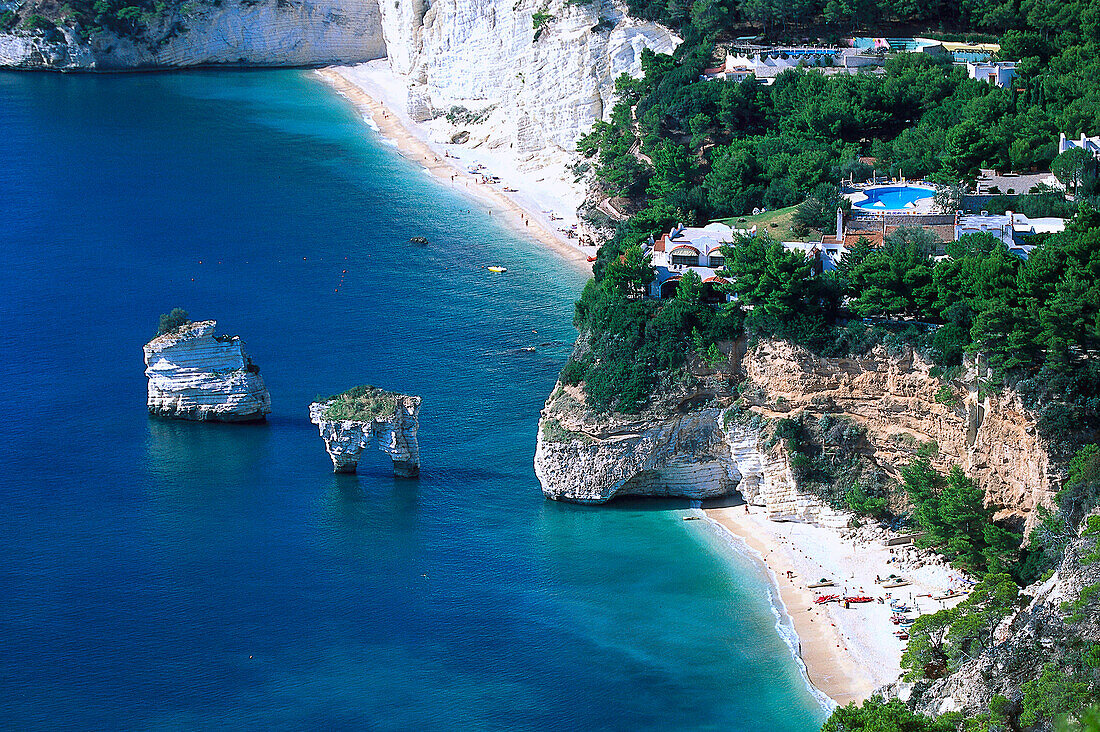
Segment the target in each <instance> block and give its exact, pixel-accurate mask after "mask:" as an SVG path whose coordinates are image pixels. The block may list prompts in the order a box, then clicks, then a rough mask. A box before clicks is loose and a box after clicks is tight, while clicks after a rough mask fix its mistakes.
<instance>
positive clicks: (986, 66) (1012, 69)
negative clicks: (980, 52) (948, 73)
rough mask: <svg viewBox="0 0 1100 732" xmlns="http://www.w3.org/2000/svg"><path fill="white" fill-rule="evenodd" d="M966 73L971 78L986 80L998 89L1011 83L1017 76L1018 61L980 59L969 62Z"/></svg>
mask: <svg viewBox="0 0 1100 732" xmlns="http://www.w3.org/2000/svg"><path fill="white" fill-rule="evenodd" d="M966 74H967V76H969V77H970V78H971V79H977V80H978V81H986V82H989V83H990V84H992V85H993V86H995V87H997V88H998V89H1004V88H1006V87H1008V86H1009V85H1011V84H1012V80H1013V79H1014V78H1016V62H1015V61H980V62H977V63H967V64H966Z"/></svg>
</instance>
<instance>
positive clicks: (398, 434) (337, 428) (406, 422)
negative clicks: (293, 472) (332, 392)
mask: <svg viewBox="0 0 1100 732" xmlns="http://www.w3.org/2000/svg"><path fill="white" fill-rule="evenodd" d="M390 396H392V404H393V407H392V410H389V409H387V410H386V411H387V414H385V415H379V416H376V417H374V418H370V419H342V418H334V417H332V416H331V414H329V415H326V409H327V408H328V407H329V405H330V403H331V400H326V401H323V402H314V403H313V404H310V405H309V419H310V421H311V422H313V423H314V424H315V425H317V428H318V431H319V432H320V434H321V439H323V440H324V441H325V449H326V450H327V451H328V454H329V457H330V458H332V468H333V472H336V473H354V472H355V471H356V469H357V468H358V466H359V456H360V455H361V454H362V452H363V450H364V449H366V448H368V447H370V446H371V445H377V446H378V449H380V450H381V451H382V452H384V453H386V454H387V455H389V456H390V458H391V459H392V460H393V474H394V475H396V476H397V477H399V478H415V477H417V476H418V475H420V445H419V442H418V441H417V437H416V432H417V429H418V428H419V426H420V423H419V419H418V418H419V414H420V397H417V396H408V395H406V394H392V395H390Z"/></svg>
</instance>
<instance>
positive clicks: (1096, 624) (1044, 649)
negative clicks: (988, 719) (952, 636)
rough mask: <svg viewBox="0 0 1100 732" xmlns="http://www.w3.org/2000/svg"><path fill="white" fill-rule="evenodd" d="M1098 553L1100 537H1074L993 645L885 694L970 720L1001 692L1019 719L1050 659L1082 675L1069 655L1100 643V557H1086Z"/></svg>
mask: <svg viewBox="0 0 1100 732" xmlns="http://www.w3.org/2000/svg"><path fill="white" fill-rule="evenodd" d="M1095 551H1096V540H1095V537H1083V538H1079V539H1078V540H1076V541H1074V542H1072V543H1071V544H1070V546H1069V547H1068V548H1067V551H1066V555H1065V558H1064V559H1063V560H1062V563H1061V565H1060V566H1059V568H1058V570H1057V571H1056V572H1055V573H1054V574H1053V575H1052V576H1051V577H1049V578H1048V579H1046V580H1045V581H1041V582H1037V583H1035V584H1033V585H1031V586H1030V587H1026V588H1024V589H1023V590H1021V591H1020V595H1021V598H1022V600H1023V602H1022V604H1021V606H1020V607H1019V609H1018V610H1017V611H1016V612H1015V613H1013V614H1012V615H1010V616H1009V617H1008V618H1006V619H1005V620H1004V621H1002V622H1001V624H1000V625H999V627H998V628H997V629H996V631H995V632H994V634H993V644H992V645H991V646H990V647H988V648H986V649H985V650H984V651H982V652H981V653H980V654H978V655H977V656H976V657H973V658H967V659H964V660H963V661H962V662H961V663H960V665H959V667H958V668H957V669H955V670H954V672H953V673H951V674H950V675H948V676H945V677H943V678H939V679H936V680H933V681H926V680H925V681H919V682H905V681H898V682H896V683H894V684H891V685H889V686H888V687H886V689H884V691H885V695H886V696H889V697H898V698H900V699H902V700H903V701H906V702H907V703H909V704H910V705H911V706H912V707H914V708H915V709H917V710H918V711H920V712H921V713H923V714H943V713H945V712H962V713H963V715H964V716H965V717H967V718H969V717H975V716H977V715H979V714H981V713H983V712H988V710H989V708H990V700H991V699H992V698H993V697H994V695H999V696H1002V697H1004V698H1005V699H1007V700H1009V702H1010V707H1009V709H1008V710H1007V711H1008V712H1009V713H1010V714H1012V715H1013V716H1014V715H1015V714H1018V713H1019V703H1020V700H1021V697H1022V687H1023V685H1024V684H1025V683H1026V682H1028V681H1032V680H1034V679H1038V678H1039V677H1040V676H1042V674H1043V669H1044V666H1046V665H1048V664H1050V665H1051V666H1053V667H1055V668H1057V669H1058V671H1057V673H1059V674H1064V673H1065V672H1066V670H1067V668H1068V669H1076V670H1077V671H1078V672H1080V671H1081V670H1082V669H1081V668H1080V664H1079V661H1078V660H1077V659H1072V657H1070V654H1072V653H1073V652H1074V651H1077V652H1080V650H1081V649H1084V648H1089V647H1090V646H1092V645H1093V644H1098V643H1100V614H1098V613H1097V612H1096V601H1095V599H1091V600H1090V599H1089V598H1090V597H1091V596H1092V595H1094V594H1095V593H1096V590H1097V588H1100V562H1097V561H1095V557H1094V556H1092V557H1090V556H1087V555H1090V554H1094V553H1095ZM1083 597H1084V598H1085V599H1084V601H1082V598H1083ZM1055 703H1057V701H1055ZM1013 728H1014V729H1015V727H1013Z"/></svg>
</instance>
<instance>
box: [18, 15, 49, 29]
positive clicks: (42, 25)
mask: <svg viewBox="0 0 1100 732" xmlns="http://www.w3.org/2000/svg"><path fill="white" fill-rule="evenodd" d="M21 27H22V28H24V29H25V30H29V31H44V32H45V31H52V30H54V29H55V28H56V27H57V26H55V25H54V23H53V21H52V20H50V19H49V18H47V17H45V16H42V15H39V14H38V13H34V14H32V15H28V16H27V18H26V19H25V20H24V21H23V23H22V25H21Z"/></svg>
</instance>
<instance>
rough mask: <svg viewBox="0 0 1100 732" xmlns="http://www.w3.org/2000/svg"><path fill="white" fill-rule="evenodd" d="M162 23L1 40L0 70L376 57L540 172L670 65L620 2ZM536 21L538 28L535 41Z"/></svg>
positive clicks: (237, 10) (456, 4) (423, 3)
mask: <svg viewBox="0 0 1100 732" xmlns="http://www.w3.org/2000/svg"><path fill="white" fill-rule="evenodd" d="M179 7H180V9H177V10H172V11H169V12H168V13H167V14H166V15H165V16H163V17H162V18H160V19H159V20H157V21H154V24H153V25H152V26H151V27H150V28H149V29H148V31H147V32H146V34H145V35H144V37H142V38H139V39H134V38H125V37H120V36H118V35H116V34H113V33H109V32H104V33H100V34H97V35H94V36H92V37H91V38H90V39H89V40H84V39H82V38H81V37H80V35H79V34H78V33H77V32H76V29H74V28H70V27H65V26H64V24H63V25H62V26H59V28H58V31H57V32H51V33H49V34H46V35H43V34H42V33H40V32H34V33H32V32H27V31H20V30H17V31H12V32H9V33H0V66H6V67H13V68H40V69H58V70H119V69H133V68H156V67H182V66H198V65H217V64H237V65H248V66H305V65H324V64H345V65H346V64H356V63H360V62H364V61H368V60H372V59H379V58H383V57H387V58H388V60H389V64H390V67H391V69H392V70H393V72H394V73H395V74H397V75H398V76H399V77H400V78H401V79H402V80H403V81H404V82H405V83H407V84H408V85H409V101H410V103H409V111H410V113H411V115H412V116H413V118H414V119H418V120H420V121H423V120H426V119H429V118H431V117H433V116H436V115H439V114H441V113H443V112H446V111H447V110H449V109H450V108H451V107H452V106H455V105H461V106H466V107H467V108H469V109H471V110H475V111H482V110H486V109H488V108H492V109H490V110H489V113H488V115H487V117H486V121H485V122H484V123H483V124H481V125H480V126H479V127H478V128H475V129H474V130H473V132H474V134H473V136H472V138H471V142H470V144H471V145H472V146H476V145H481V144H486V145H488V146H490V147H493V148H496V147H500V146H506V147H508V148H510V149H511V150H512V151H513V152H514V153H516V154H517V155H518V156H520V157H521V158H522V157H523V156H526V157H527V158H528V159H530V160H532V161H533V162H532V167H537V166H538V165H539V164H540V162H544V161H545V159H546V158H547V157H552V156H555V155H557V156H558V161H559V162H563V161H565V162H567V161H568V159H569V158H570V155H569V154H571V153H572V151H573V150H574V149H575V146H576V142H577V139H578V138H579V137H580V136H581V135H582V134H584V133H585V132H587V131H588V129H589V128H590V127H591V125H592V123H593V122H594V121H596V120H599V119H601V118H603V117H605V116H606V115H607V114H609V113H610V110H611V105H612V100H613V96H614V81H615V79H616V78H617V77H618V76H620V75H621V74H624V73H625V74H630V75H633V76H638V75H640V73H641V53H642V50H643V49H645V48H650V49H652V50H654V51H656V52H658V53H670V52H671V51H672V50H673V49H675V47H676V45H677V44H678V43H679V42H680V39H678V38H677V37H676V36H674V35H673V34H672V33H671V32H669V31H668V29H666V28H663V27H662V26H659V25H657V24H654V23H649V22H644V21H639V20H635V19H633V18H630V17H628V16H627V14H626V6H625V4H624V3H623V2H621V0H592V2H588V3H579V4H574V3H570V2H568V1H567V0H434V1H431V0H384V1H383V2H379V0H314V1H303V0H258V1H256V2H253V0H223V1H222V2H218V3H214V2H209V1H204V2H197V3H187V4H185V5H182V6H179ZM536 13H542V14H543V15H540V16H539V17H545V18H546V20H545V21H544V23H543V24H542V25H541V27H540V28H539V29H538V30H537V31H536V29H535V23H534V20H533V18H534V17H535V14H536Z"/></svg>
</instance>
